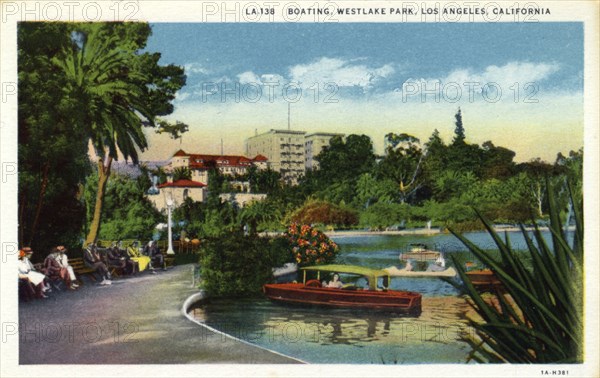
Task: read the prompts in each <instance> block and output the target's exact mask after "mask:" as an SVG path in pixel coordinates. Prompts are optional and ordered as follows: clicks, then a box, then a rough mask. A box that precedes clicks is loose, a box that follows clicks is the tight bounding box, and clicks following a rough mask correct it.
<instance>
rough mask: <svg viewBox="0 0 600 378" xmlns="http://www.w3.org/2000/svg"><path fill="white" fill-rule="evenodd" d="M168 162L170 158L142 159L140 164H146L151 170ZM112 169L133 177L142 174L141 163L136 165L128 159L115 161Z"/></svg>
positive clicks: (117, 172)
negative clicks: (127, 160)
mask: <svg viewBox="0 0 600 378" xmlns="http://www.w3.org/2000/svg"><path fill="white" fill-rule="evenodd" d="M168 163H169V161H168V160H152V161H140V165H145V166H146V167H148V169H150V170H153V169H156V168H157V167H162V166H164V165H166V164H168ZM111 170H112V172H113V173H115V174H118V175H124V176H129V177H131V178H137V177H138V176H139V175H140V174H141V171H140V168H139V165H134V164H133V163H130V162H126V161H113V163H112V169H111Z"/></svg>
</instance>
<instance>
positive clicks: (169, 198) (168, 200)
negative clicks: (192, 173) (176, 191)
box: [165, 173, 175, 255]
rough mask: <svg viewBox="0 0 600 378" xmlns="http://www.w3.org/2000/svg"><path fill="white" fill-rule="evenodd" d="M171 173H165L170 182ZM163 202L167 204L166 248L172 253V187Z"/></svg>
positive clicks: (168, 253)
mask: <svg viewBox="0 0 600 378" xmlns="http://www.w3.org/2000/svg"><path fill="white" fill-rule="evenodd" d="M172 177H173V176H172V175H171V174H170V173H169V174H167V181H168V182H172ZM165 203H166V205H167V237H168V238H169V247H168V248H167V255H174V254H175V251H174V250H173V230H172V228H171V212H172V211H173V207H174V205H175V201H173V188H171V190H170V191H169V193H168V194H167V197H166V199H165Z"/></svg>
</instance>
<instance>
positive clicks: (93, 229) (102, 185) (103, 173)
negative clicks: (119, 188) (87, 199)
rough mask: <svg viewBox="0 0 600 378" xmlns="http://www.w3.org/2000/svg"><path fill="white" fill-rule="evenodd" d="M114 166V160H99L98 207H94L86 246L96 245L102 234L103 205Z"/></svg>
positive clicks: (107, 158)
mask: <svg viewBox="0 0 600 378" xmlns="http://www.w3.org/2000/svg"><path fill="white" fill-rule="evenodd" d="M111 164H112V158H111V157H106V158H105V159H104V161H102V159H101V158H98V190H97V191H96V205H95V207H94V218H92V224H91V225H90V231H89V233H88V235H87V237H86V238H85V244H84V246H86V245H88V244H89V243H95V242H96V239H98V234H99V233H100V222H101V218H102V205H103V204H104V193H105V192H106V183H107V182H108V177H109V176H110V166H111Z"/></svg>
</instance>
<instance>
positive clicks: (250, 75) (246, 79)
mask: <svg viewBox="0 0 600 378" xmlns="http://www.w3.org/2000/svg"><path fill="white" fill-rule="evenodd" d="M237 78H238V81H239V83H240V84H242V85H244V84H257V83H260V77H258V75H257V74H255V73H254V72H252V71H246V72H242V73H241V74H239V75H237Z"/></svg>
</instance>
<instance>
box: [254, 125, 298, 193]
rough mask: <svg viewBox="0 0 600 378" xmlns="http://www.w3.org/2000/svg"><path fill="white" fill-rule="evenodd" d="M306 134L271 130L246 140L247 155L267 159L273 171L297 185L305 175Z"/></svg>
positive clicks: (286, 180) (294, 131)
mask: <svg viewBox="0 0 600 378" xmlns="http://www.w3.org/2000/svg"><path fill="white" fill-rule="evenodd" d="M304 134H306V132H305V131H296V130H273V129H271V130H269V131H267V132H266V133H263V134H258V135H255V136H253V137H251V138H248V139H247V140H246V155H248V156H253V155H257V156H264V157H266V158H267V159H268V165H269V166H270V167H271V169H273V170H274V171H276V172H279V173H281V177H282V179H283V180H284V181H285V182H287V183H289V184H296V183H297V182H298V179H299V178H300V176H302V175H303V174H304V165H305V162H304Z"/></svg>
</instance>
